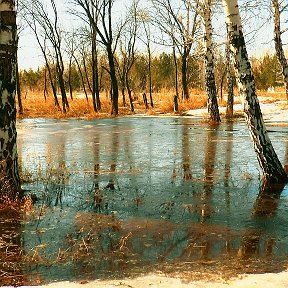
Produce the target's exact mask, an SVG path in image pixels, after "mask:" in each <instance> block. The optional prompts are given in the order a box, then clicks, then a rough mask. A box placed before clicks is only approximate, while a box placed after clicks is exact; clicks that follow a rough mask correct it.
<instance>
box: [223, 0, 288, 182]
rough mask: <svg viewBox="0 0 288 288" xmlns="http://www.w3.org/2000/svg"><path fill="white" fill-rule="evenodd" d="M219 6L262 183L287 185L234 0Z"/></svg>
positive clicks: (228, 0) (225, 0) (227, 0)
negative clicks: (269, 133)
mask: <svg viewBox="0 0 288 288" xmlns="http://www.w3.org/2000/svg"><path fill="white" fill-rule="evenodd" d="M223 6H224V11H225V15H226V23H227V26H228V36H229V43H230V49H231V53H232V54H233V56H234V57H233V58H234V65H235V71H236V77H237V82H238V87H239V92H240V95H241V97H242V99H243V102H244V112H245V115H246V121H247V124H248V128H249V131H250V135H251V138H252V140H253V144H254V148H255V152H256V154H257V158H258V162H259V164H260V167H261V169H262V171H263V176H264V180H266V181H265V182H271V183H283V182H287V174H286V173H285V171H284V169H283V167H282V165H281V163H280V161H279V159H278V156H277V154H276V153H275V150H274V148H273V146H272V143H271V141H270V139H269V136H268V133H267V130H266V127H265V124H264V121H263V116H262V113H261V109H260V105H259V101H258V98H257V95H256V88H255V81H254V77H253V75H252V69H251V64H250V62H249V59H248V54H247V50H246V44H245V40H244V36H243V31H242V26H241V19H240V14H239V8H238V3H237V0H223Z"/></svg>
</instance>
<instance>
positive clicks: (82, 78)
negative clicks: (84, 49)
mask: <svg viewBox="0 0 288 288" xmlns="http://www.w3.org/2000/svg"><path fill="white" fill-rule="evenodd" d="M73 57H74V59H75V62H76V65H77V67H78V71H79V73H80V77H81V82H82V88H83V91H84V94H85V98H86V100H87V102H88V95H87V90H86V86H85V80H84V76H83V73H82V70H81V66H80V64H79V61H78V60H77V58H76V57H75V56H73Z"/></svg>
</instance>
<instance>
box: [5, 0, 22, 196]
mask: <svg viewBox="0 0 288 288" xmlns="http://www.w3.org/2000/svg"><path fill="white" fill-rule="evenodd" d="M0 16H1V17H0V18H1V19H2V22H1V27H0V44H1V46H0V173H1V175H0V191H1V192H2V193H12V194H14V195H11V194H10V195H9V196H13V197H14V196H15V193H16V192H20V180H19V173H18V161H17V146H16V137H17V132H16V105H15V92H16V61H17V59H16V55H17V53H16V49H17V47H16V41H15V40H16V18H15V1H14V0H6V1H5V3H3V2H2V3H1V4H0ZM0 200H1V199H0Z"/></svg>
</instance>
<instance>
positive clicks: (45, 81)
mask: <svg viewBox="0 0 288 288" xmlns="http://www.w3.org/2000/svg"><path fill="white" fill-rule="evenodd" d="M43 94H44V99H45V102H46V100H47V96H46V94H47V68H46V66H45V68H44V91H43Z"/></svg>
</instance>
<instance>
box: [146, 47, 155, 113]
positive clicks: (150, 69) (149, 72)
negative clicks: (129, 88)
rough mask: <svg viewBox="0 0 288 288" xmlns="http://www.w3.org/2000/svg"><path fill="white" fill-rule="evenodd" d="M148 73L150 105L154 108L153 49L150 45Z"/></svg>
mask: <svg viewBox="0 0 288 288" xmlns="http://www.w3.org/2000/svg"><path fill="white" fill-rule="evenodd" d="M147 49H148V74H149V98H150V105H151V107H152V108H153V107H154V103H153V96H152V67H151V63H152V60H151V58H152V57H151V50H150V45H148V48H147Z"/></svg>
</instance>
